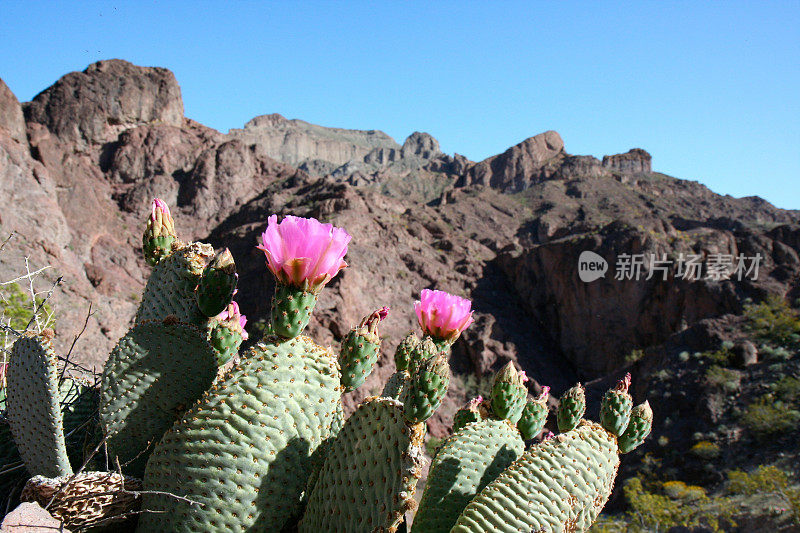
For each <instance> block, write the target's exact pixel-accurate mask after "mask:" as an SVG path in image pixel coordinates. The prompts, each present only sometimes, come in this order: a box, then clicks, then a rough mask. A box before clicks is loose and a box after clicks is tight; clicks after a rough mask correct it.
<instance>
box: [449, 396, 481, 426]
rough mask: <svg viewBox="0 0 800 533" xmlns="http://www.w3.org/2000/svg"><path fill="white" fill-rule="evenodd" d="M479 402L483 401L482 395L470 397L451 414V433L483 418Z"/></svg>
mask: <svg viewBox="0 0 800 533" xmlns="http://www.w3.org/2000/svg"><path fill="white" fill-rule="evenodd" d="M481 403H483V397H482V396H478V397H477V398H473V399H471V400H470V401H469V402H467V405H465V406H464V407H462V408H461V409H459V410H458V411H456V413H455V414H454V415H453V433H455V432H456V431H458V430H459V429H461V428H463V427H464V426H466V425H467V424H471V423H472V422H480V421H481V420H483V419H484V416H483V414H482V413H481V408H480V405H481Z"/></svg>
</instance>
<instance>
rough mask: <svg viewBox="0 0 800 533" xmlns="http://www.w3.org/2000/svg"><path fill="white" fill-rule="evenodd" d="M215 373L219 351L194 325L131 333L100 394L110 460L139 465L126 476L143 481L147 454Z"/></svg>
mask: <svg viewBox="0 0 800 533" xmlns="http://www.w3.org/2000/svg"><path fill="white" fill-rule="evenodd" d="M169 260H170V258H169V257H168V258H166V259H163V260H162V261H161V262H160V263H159V264H158V266H157V267H156V268H158V267H160V266H161V265H162V264H164V263H165V262H169ZM216 374H217V356H216V352H215V351H214V350H213V348H212V347H211V345H210V344H209V343H208V341H206V340H205V335H204V333H202V332H201V331H200V330H199V329H198V328H196V327H195V326H192V325H191V324H183V323H179V322H176V321H174V320H172V319H169V320H165V321H149V322H143V323H140V324H138V325H137V326H135V327H134V328H133V329H131V331H129V332H128V334H127V335H125V336H124V337H123V338H122V339H120V341H119V342H118V343H117V345H116V346H115V347H114V349H113V350H112V351H111V354H110V355H109V358H108V361H107V362H106V364H105V367H104V369H103V379H102V385H101V389H100V396H101V401H100V418H101V420H102V424H103V429H104V431H105V434H106V436H107V443H108V449H109V451H110V453H111V454H112V456H114V455H116V456H118V457H119V459H120V462H121V463H122V464H123V465H124V464H125V463H128V462H130V461H133V460H136V461H137V462H136V464H135V465H131V467H130V469H129V470H128V471H129V472H131V473H132V474H134V475H139V476H141V473H142V472H143V469H144V462H145V461H146V459H147V450H148V449H149V448H151V447H152V446H153V445H154V444H155V443H156V442H157V441H158V440H159V439H160V438H161V436H162V435H163V434H164V432H165V431H167V430H168V429H169V428H170V426H172V424H173V423H174V422H175V420H176V419H177V418H178V417H179V416H180V415H181V414H182V413H183V411H184V410H185V409H186V408H187V407H188V406H190V405H191V404H192V403H194V402H195V400H197V399H198V398H199V397H200V396H201V395H202V394H203V392H205V391H206V390H207V389H208V388H209V387H210V386H211V383H212V381H213V380H214V377H215V376H216Z"/></svg>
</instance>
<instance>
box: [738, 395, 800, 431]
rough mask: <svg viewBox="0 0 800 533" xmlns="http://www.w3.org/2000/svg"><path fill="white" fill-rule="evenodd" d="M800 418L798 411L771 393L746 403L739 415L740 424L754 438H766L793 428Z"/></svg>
mask: <svg viewBox="0 0 800 533" xmlns="http://www.w3.org/2000/svg"><path fill="white" fill-rule="evenodd" d="M799 420H800V412H798V411H796V410H794V409H792V408H791V405H787V404H785V403H783V402H781V401H779V400H776V399H775V398H774V397H773V396H772V395H771V394H766V395H764V396H762V397H760V398H758V399H757V400H755V401H754V402H753V403H751V404H750V405H748V406H747V407H746V408H745V409H744V412H743V413H742V416H741V422H742V425H743V426H745V427H746V428H747V429H748V430H750V431H751V432H752V433H753V435H754V436H755V437H756V438H766V437H769V436H771V435H774V434H776V433H781V432H785V431H788V430H790V429H793V428H794V426H795V424H796V423H797V422H798V421H799Z"/></svg>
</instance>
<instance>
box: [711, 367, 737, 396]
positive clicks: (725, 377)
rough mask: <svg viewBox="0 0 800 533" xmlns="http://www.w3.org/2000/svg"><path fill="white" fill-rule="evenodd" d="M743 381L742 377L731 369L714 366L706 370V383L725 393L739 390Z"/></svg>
mask: <svg viewBox="0 0 800 533" xmlns="http://www.w3.org/2000/svg"><path fill="white" fill-rule="evenodd" d="M741 379H742V375H741V374H740V373H739V372H737V371H736V370H731V369H730V368H723V367H721V366H717V365H714V366H712V367H710V368H709V369H708V370H706V383H708V384H709V385H710V386H712V387H716V388H718V389H722V390H724V391H725V392H729V393H732V392H736V391H737V390H739V384H740V382H741Z"/></svg>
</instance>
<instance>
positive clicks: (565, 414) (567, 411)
mask: <svg viewBox="0 0 800 533" xmlns="http://www.w3.org/2000/svg"><path fill="white" fill-rule="evenodd" d="M585 412H586V392H585V391H584V390H583V386H582V385H581V384H580V383H578V384H577V385H575V386H574V387H572V388H571V389H569V390H568V391H567V392H565V393H564V394H563V395H562V396H561V398H560V399H559V400H558V410H557V411H556V415H557V418H558V430H559V431H562V432H564V431H569V430H571V429H573V428H574V427H575V426H577V425H578V422H580V420H581V417H582V416H583V414H584V413H585Z"/></svg>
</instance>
